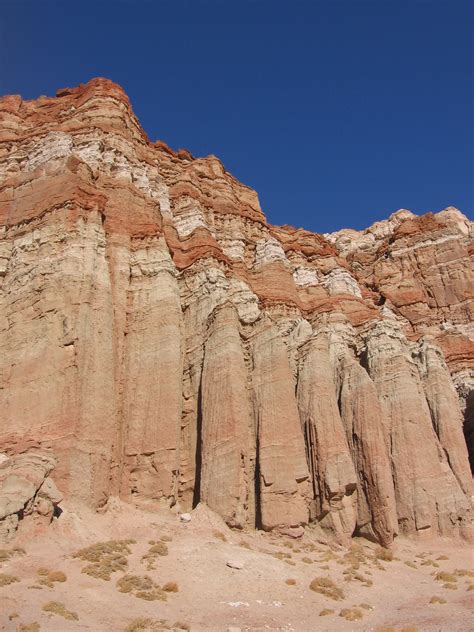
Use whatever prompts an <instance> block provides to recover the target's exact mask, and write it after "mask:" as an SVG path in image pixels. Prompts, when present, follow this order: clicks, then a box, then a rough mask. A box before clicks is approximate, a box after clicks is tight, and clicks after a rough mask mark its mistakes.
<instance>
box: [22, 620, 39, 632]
mask: <svg viewBox="0 0 474 632" xmlns="http://www.w3.org/2000/svg"><path fill="white" fill-rule="evenodd" d="M39 631H40V624H39V623H37V622H36V621H33V623H21V624H20V627H19V628H18V632H39Z"/></svg>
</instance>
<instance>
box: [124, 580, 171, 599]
mask: <svg viewBox="0 0 474 632" xmlns="http://www.w3.org/2000/svg"><path fill="white" fill-rule="evenodd" d="M116 586H117V590H118V591H119V592H122V593H130V594H132V595H133V596H134V597H137V598H138V599H145V600H146V601H158V600H160V601H166V599H167V595H166V592H165V591H164V590H162V589H161V588H160V587H159V586H158V585H157V584H155V582H154V581H153V580H152V578H151V577H149V576H148V575H124V576H123V577H121V578H120V579H119V580H118V581H117V583H116Z"/></svg>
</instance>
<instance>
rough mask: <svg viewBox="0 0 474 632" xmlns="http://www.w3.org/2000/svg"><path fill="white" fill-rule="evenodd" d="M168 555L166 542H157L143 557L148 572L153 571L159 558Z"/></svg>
mask: <svg viewBox="0 0 474 632" xmlns="http://www.w3.org/2000/svg"><path fill="white" fill-rule="evenodd" d="M164 555H168V547H167V546H166V544H165V543H164V542H156V544H153V546H150V548H149V549H148V552H147V553H146V554H145V555H143V556H142V562H146V565H147V570H149V571H151V570H153V569H154V568H155V562H156V560H157V558H158V557H163V556H164Z"/></svg>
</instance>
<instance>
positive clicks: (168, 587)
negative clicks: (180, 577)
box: [162, 582, 179, 593]
mask: <svg viewBox="0 0 474 632" xmlns="http://www.w3.org/2000/svg"><path fill="white" fill-rule="evenodd" d="M162 590H164V591H165V592H175V593H176V592H179V586H178V584H177V583H176V582H167V583H166V584H165V585H164V586H163V587H162Z"/></svg>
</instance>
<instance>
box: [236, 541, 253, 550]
mask: <svg viewBox="0 0 474 632" xmlns="http://www.w3.org/2000/svg"><path fill="white" fill-rule="evenodd" d="M239 546H241V547H243V548H244V549H248V550H249V551H250V549H251V546H250V544H249V543H248V542H246V541H245V540H240V542H239Z"/></svg>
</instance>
